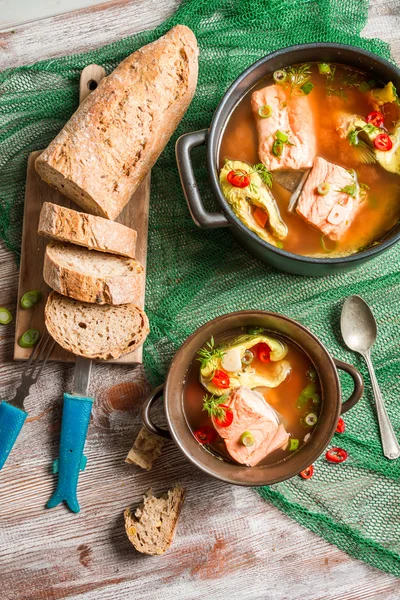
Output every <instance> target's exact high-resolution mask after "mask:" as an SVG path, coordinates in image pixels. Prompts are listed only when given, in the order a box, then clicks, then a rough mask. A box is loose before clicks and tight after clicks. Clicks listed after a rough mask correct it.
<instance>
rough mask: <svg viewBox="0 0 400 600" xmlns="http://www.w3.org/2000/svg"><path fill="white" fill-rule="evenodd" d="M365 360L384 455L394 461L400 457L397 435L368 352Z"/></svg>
mask: <svg viewBox="0 0 400 600" xmlns="http://www.w3.org/2000/svg"><path fill="white" fill-rule="evenodd" d="M364 358H365V361H366V363H367V366H368V371H369V375H370V377H371V383H372V389H373V390H374V396H375V403H376V412H377V414H378V423H379V430H380V432H381V441H382V448H383V454H384V455H385V456H386V458H389V459H391V460H393V459H395V458H398V457H399V456H400V446H399V444H398V442H397V439H396V436H395V433H394V431H393V426H392V424H391V422H390V420H389V417H388V414H387V412H386V408H385V405H384V403H383V398H382V394H381V390H380V389H379V385H378V381H377V379H376V376H375V371H374V367H373V365H372V361H371V355H370V353H369V352H366V353H365V354H364Z"/></svg>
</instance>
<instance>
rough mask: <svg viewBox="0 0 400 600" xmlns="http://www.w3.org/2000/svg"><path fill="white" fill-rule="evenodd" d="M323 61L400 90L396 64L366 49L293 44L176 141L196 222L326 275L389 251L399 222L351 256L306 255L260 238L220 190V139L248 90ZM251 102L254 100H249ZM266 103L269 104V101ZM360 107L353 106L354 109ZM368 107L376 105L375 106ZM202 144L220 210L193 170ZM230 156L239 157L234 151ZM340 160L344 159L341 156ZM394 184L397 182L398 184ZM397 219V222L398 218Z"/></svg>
mask: <svg viewBox="0 0 400 600" xmlns="http://www.w3.org/2000/svg"><path fill="white" fill-rule="evenodd" d="M321 61H323V62H329V63H336V64H339V65H345V66H347V67H350V68H354V69H357V70H358V71H360V72H363V73H364V74H365V75H366V78H368V79H369V78H371V80H372V79H374V80H375V81H377V80H378V81H379V82H380V84H379V85H382V84H386V83H388V82H390V81H391V82H393V84H394V85H395V86H396V87H397V89H398V90H399V89H400V71H399V69H398V68H397V67H396V66H395V65H393V64H390V63H389V62H387V61H386V60H383V59H382V58H379V57H378V56H375V55H374V54H371V53H370V52H367V51H366V50H362V49H360V48H355V47H352V46H346V45H341V44H305V45H300V46H292V47H289V48H285V49H282V50H279V51H277V52H273V53H272V54H269V55H268V56H266V57H265V58H262V59H261V60H259V61H257V62H256V63H254V64H253V65H252V66H251V67H249V68H248V69H246V71H244V72H243V73H242V74H241V75H240V76H239V77H238V78H237V79H236V81H235V82H234V83H233V84H232V85H231V87H230V88H229V89H228V91H227V92H226V94H225V95H224V97H223V99H222V101H221V103H220V104H219V106H218V108H217V110H216V111H215V114H214V117H213V119H212V122H211V125H210V127H209V129H203V130H201V131H195V132H192V133H187V134H185V135H183V136H181V137H180V138H179V140H178V141H177V144H176V155H177V163H178V168H179V172H180V177H181V182H182V187H183V190H184V193H185V196H186V200H187V203H188V206H189V210H190V213H191V216H192V218H193V220H194V222H195V223H196V225H198V226H199V227H202V228H206V229H207V228H217V227H229V228H230V230H231V232H232V234H233V235H234V237H235V238H236V239H237V240H238V242H239V243H240V244H241V245H242V246H244V247H245V248H246V249H247V250H248V251H249V252H250V253H252V254H253V255H254V256H255V257H257V258H258V259H260V260H262V261H264V262H267V263H270V264H271V265H272V266H273V267H275V268H276V269H279V270H282V271H288V272H290V273H295V274H299V275H326V274H329V273H332V272H334V271H341V270H346V269H351V268H354V267H356V266H358V265H360V264H361V263H364V262H366V261H368V260H370V259H372V258H373V257H375V256H378V255H379V254H381V253H382V252H385V251H386V250H387V249H388V248H390V246H392V245H393V244H394V243H395V242H397V241H398V240H399V238H400V225H399V224H397V226H396V225H394V226H391V228H390V229H389V231H387V230H386V231H385V232H384V235H383V237H381V239H380V240H374V241H375V242H380V243H379V244H376V243H373V244H367V245H366V249H363V248H365V245H363V244H362V243H360V244H359V246H357V249H358V251H355V252H353V253H351V254H349V255H346V256H344V255H342V256H340V255H339V256H335V253H331V254H329V253H328V254H327V255H326V257H325V256H322V257H321V256H320V255H318V256H317V255H314V256H313V255H308V256H304V255H302V254H301V253H295V252H293V251H288V250H287V249H285V247H283V248H281V247H275V246H274V245H271V244H270V243H268V242H267V241H264V240H263V239H261V238H260V237H259V236H258V235H257V234H256V233H254V232H253V231H251V230H250V229H249V228H248V227H247V226H246V225H244V224H243V222H242V221H241V220H240V219H239V218H238V217H237V216H236V214H235V213H234V211H233V210H232V207H231V206H230V204H229V203H228V202H227V200H226V199H225V197H224V194H223V193H222V191H221V187H220V183H219V168H220V166H221V165H220V150H221V142H222V140H223V137H224V133H225V131H226V130H227V125H228V123H229V120H230V117H231V115H232V113H233V111H234V110H235V109H236V107H237V106H238V104H239V103H240V101H241V100H242V99H243V97H244V96H245V95H246V93H248V92H249V90H251V89H252V88H253V87H254V86H256V85H257V84H258V83H259V82H260V80H262V79H263V78H265V77H268V76H270V75H272V74H273V73H276V72H279V71H280V70H282V69H285V67H288V66H290V65H296V64H299V63H320V62H321ZM321 85H322V84H321ZM314 91H315V90H314ZM312 93H313V92H312ZM310 98H311V96H310ZM343 98H344V95H343ZM335 100H337V101H338V102H339V103H340V99H339V100H338V98H336V99H335ZM246 101H247V100H246ZM248 102H249V103H250V99H249V100H248ZM361 102H362V101H361ZM364 102H365V101H364ZM281 104H286V103H281ZM329 106H330V105H328V104H327V105H326V111H325V114H329V113H330V111H331V108H329ZM262 108H265V107H262ZM267 108H268V109H270V107H269V106H267ZM343 108H344V110H345V111H346V106H343ZM357 108H359V107H357ZM357 108H355V107H354V106H353V112H354V110H356V109H357ZM365 110H367V107H366V106H364V111H365ZM368 110H372V107H370V108H369V109H368ZM258 114H260V113H258ZM267 116H268V115H267ZM364 116H365V115H364ZM265 120H267V119H265ZM253 126H254V125H253ZM316 134H317V139H318V135H320V136H321V135H325V136H326V135H327V134H326V133H324V132H322V131H316ZM286 137H287V136H286ZM386 137H387V136H386ZM278 143H280V142H278ZM202 145H206V150H207V168H208V175H209V184H210V186H211V190H212V192H213V194H214V196H215V198H216V200H217V202H218V208H219V211H218V212H209V211H208V210H207V209H206V208H205V206H204V204H203V200H202V198H201V195H200V193H199V189H198V186H197V182H196V179H195V175H194V170H193V165H192V161H191V151H192V150H193V149H194V148H195V147H197V146H202ZM334 145H335V144H333V146H334ZM236 147H237V145H236ZM281 147H282V146H281ZM230 158H232V159H235V160H236V158H235V157H233V156H231V157H230ZM333 158H335V157H333ZM254 160H256V158H254ZM249 162H250V161H249ZM338 162H340V161H339V160H338ZM345 166H346V165H345ZM272 170H273V169H272ZM389 177H392V178H393V177H397V176H393V175H392V174H389ZM228 181H229V179H228ZM392 183H393V180H392ZM232 185H235V184H232ZM394 185H397V184H396V183H395V184H394ZM377 201H378V202H380V201H381V198H377ZM296 216H297V215H296ZM299 218H300V217H299ZM369 220H373V217H371V218H369ZM395 223H396V221H394V224H395ZM303 238H304V232H303Z"/></svg>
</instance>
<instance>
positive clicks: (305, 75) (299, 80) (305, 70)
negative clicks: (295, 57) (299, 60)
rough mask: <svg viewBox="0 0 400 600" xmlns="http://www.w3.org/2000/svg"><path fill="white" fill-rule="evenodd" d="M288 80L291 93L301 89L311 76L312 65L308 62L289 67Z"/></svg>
mask: <svg viewBox="0 0 400 600" xmlns="http://www.w3.org/2000/svg"><path fill="white" fill-rule="evenodd" d="M286 73H287V81H288V83H289V85H290V93H292V92H293V90H294V89H299V88H301V86H303V85H304V84H305V83H307V82H308V81H309V79H310V77H311V67H310V65H308V64H304V65H297V66H293V67H288V68H287V69H286Z"/></svg>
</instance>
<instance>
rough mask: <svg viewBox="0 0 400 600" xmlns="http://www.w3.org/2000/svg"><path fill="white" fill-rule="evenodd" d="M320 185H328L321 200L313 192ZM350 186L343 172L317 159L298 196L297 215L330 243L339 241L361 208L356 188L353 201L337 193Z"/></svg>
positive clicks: (352, 182) (347, 173)
mask: <svg viewBox="0 0 400 600" xmlns="http://www.w3.org/2000/svg"><path fill="white" fill-rule="evenodd" d="M323 182H327V183H329V185H330V189H329V192H328V193H327V194H326V195H325V196H321V195H319V194H318V191H317V187H318V185H319V184H320V183H323ZM354 182H355V181H354V178H353V176H352V175H351V173H349V172H348V171H346V169H344V168H343V167H340V166H339V165H335V164H333V163H330V162H328V161H327V160H325V159H324V158H321V157H319V156H318V157H317V158H316V159H315V162H314V167H313V169H312V171H311V172H310V175H309V176H308V179H307V181H306V183H305V185H304V188H303V191H302V192H301V195H300V198H299V201H298V203H297V207H296V211H297V213H298V214H299V215H300V216H302V217H303V219H305V220H306V221H307V223H309V224H310V225H312V226H313V227H315V228H316V229H319V231H321V233H323V234H324V235H326V236H328V237H329V238H331V240H339V239H340V238H341V237H342V236H343V234H344V233H345V231H346V230H347V229H348V228H349V227H350V225H351V224H352V222H353V220H354V217H355V216H356V214H357V212H358V209H359V208H360V205H361V198H360V191H359V188H358V186H357V190H356V194H355V197H354V198H353V197H352V196H350V195H349V194H346V193H345V192H341V191H339V190H341V189H343V188H344V187H346V186H349V185H353V184H354Z"/></svg>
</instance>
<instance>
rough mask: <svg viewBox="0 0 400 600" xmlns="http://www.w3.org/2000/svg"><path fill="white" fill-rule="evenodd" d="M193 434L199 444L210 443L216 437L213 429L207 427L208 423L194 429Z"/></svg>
mask: <svg viewBox="0 0 400 600" xmlns="http://www.w3.org/2000/svg"><path fill="white" fill-rule="evenodd" d="M193 435H194V437H195V438H196V440H197V441H198V442H199V443H200V444H212V443H213V442H214V441H215V440H216V438H217V432H216V431H215V429H213V428H212V427H208V425H205V426H204V427H200V428H199V429H196V431H194V432H193Z"/></svg>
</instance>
